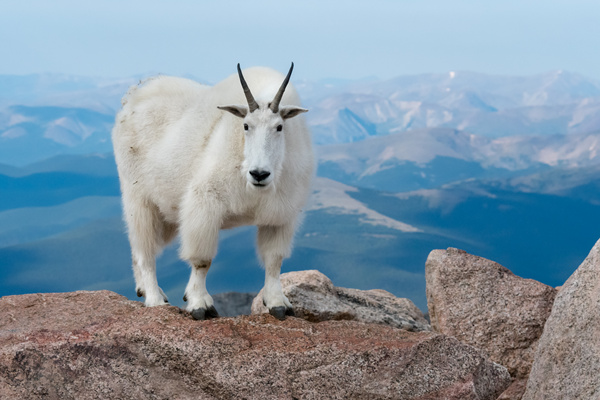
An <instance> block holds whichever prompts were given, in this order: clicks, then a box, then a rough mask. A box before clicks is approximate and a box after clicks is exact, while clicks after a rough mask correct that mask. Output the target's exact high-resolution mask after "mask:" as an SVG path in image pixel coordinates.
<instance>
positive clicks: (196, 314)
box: [192, 308, 206, 321]
mask: <svg viewBox="0 0 600 400" xmlns="http://www.w3.org/2000/svg"><path fill="white" fill-rule="evenodd" d="M192 318H194V319H195V320H196V321H204V320H205V319H206V308H196V309H195V310H192Z"/></svg>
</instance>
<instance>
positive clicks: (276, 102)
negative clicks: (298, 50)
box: [269, 63, 294, 113]
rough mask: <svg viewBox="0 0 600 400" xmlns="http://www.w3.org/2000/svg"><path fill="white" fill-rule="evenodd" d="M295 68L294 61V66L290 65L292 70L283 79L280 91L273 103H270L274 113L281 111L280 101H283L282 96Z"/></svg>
mask: <svg viewBox="0 0 600 400" xmlns="http://www.w3.org/2000/svg"><path fill="white" fill-rule="evenodd" d="M293 70H294V63H292V66H291V67H290V70H289V72H288V73H287V76H286V77H285V79H284V80H283V83H282V84H281V87H280V88H279V91H278V92H277V94H276V95H275V97H274V98H273V101H272V102H271V104H269V108H270V109H271V111H273V112H274V113H276V112H279V103H280V102H281V98H282V97H283V92H285V87H286V86H287V84H288V82H289V81H290V76H292V71H293Z"/></svg>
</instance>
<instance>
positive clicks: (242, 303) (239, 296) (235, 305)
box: [212, 292, 256, 317]
mask: <svg viewBox="0 0 600 400" xmlns="http://www.w3.org/2000/svg"><path fill="white" fill-rule="evenodd" d="M255 297H256V293H239V292H226V293H217V294H214V295H213V296H212V298H213V301H214V302H215V304H214V306H215V308H216V309H217V311H218V312H219V315H220V316H221V317H237V316H238V315H250V312H251V307H252V300H254V298H255Z"/></svg>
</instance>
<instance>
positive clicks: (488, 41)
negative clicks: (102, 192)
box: [0, 0, 600, 82]
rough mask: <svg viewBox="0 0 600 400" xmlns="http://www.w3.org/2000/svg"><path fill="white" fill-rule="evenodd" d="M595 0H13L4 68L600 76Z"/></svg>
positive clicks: (5, 10) (6, 5)
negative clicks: (240, 68)
mask: <svg viewBox="0 0 600 400" xmlns="http://www.w3.org/2000/svg"><path fill="white" fill-rule="evenodd" d="M598 38H600V2H599V1H597V0H570V1H568V0H543V1H542V0H539V1H538V0H504V1H484V0H479V1H476V0H435V1H427V0H368V1H366V0H365V1H356V0H343V1H342V0H305V1H295V2H294V1H288V0H279V1H274V0H253V1H249V0H239V1H216V0H213V1H203V0H171V1H166V0H163V1H157V0H120V1H118V0H102V1H96V2H93V3H92V2H86V1H82V0H55V1H48V0H19V1H17V0H7V1H2V2H1V3H0V74H29V73H37V72H57V73H68V74H78V75H94V76H107V77H124V76H131V75H137V74H145V73H157V72H160V73H165V74H177V75H181V74H192V75H194V76H196V77H198V78H201V79H205V80H208V81H213V82H214V81H217V80H219V79H221V78H223V77H225V76H227V75H229V74H230V73H232V72H234V71H235V64H236V63H237V62H241V63H242V65H243V66H250V65H259V64H260V65H268V66H271V67H274V68H277V69H280V70H285V69H287V68H288V66H289V62H290V61H294V62H295V63H296V67H297V68H296V72H295V75H296V78H306V79H319V78H329V77H335V78H350V79H356V78H362V77H370V76H374V77H379V78H389V77H393V76H397V75H402V74H415V73H424V72H447V71H450V70H469V71H477V72H484V73H492V74H511V75H524V74H534V73H538V72H546V71H549V70H555V69H565V70H570V71H574V72H579V73H582V74H584V75H586V76H589V77H592V78H596V79H600V40H599V39H598Z"/></svg>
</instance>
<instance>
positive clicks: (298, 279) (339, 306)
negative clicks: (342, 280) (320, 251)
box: [252, 270, 431, 331]
mask: <svg viewBox="0 0 600 400" xmlns="http://www.w3.org/2000/svg"><path fill="white" fill-rule="evenodd" d="M281 286H282V288H283V293H284V294H285V295H286V296H287V298H288V299H289V300H290V302H291V303H292V305H293V306H294V312H295V314H296V316H297V317H299V318H303V319H306V320H307V321H311V322H320V321H329V320H351V321H362V322H368V323H374V324H383V325H389V326H393V327H396V328H401V329H405V330H408V331H430V330H431V327H430V326H429V323H428V322H427V320H426V319H425V317H424V316H423V313H422V312H421V310H419V309H418V308H417V306H415V305H414V304H413V302H412V301H410V300H408V299H402V298H398V297H396V296H394V295H393V294H391V293H389V292H386V291H385V290H380V289H374V290H358V289H346V288H341V287H335V286H333V283H332V282H331V280H330V279H329V278H328V277H327V276H325V275H324V274H322V273H321V272H319V271H317V270H307V271H297V272H287V273H285V274H281ZM262 293H263V291H262V290H261V291H260V292H259V293H258V296H256V298H255V299H254V301H253V302H252V314H264V313H268V312H269V311H268V309H267V307H266V306H265V305H264V304H263V300H262Z"/></svg>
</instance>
